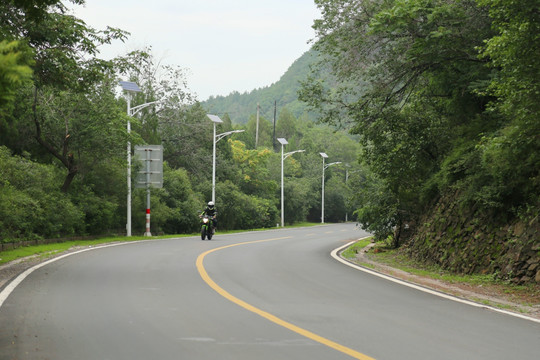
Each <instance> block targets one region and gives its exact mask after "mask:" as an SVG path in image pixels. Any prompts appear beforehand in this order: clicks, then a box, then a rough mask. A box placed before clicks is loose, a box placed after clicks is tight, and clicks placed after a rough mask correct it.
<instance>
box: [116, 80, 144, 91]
mask: <svg viewBox="0 0 540 360" xmlns="http://www.w3.org/2000/svg"><path fill="white" fill-rule="evenodd" d="M120 86H122V89H124V90H126V91H133V92H141V91H142V90H141V89H140V88H139V85H137V84H136V83H134V82H131V81H120Z"/></svg>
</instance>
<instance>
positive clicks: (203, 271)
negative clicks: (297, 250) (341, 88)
mask: <svg viewBox="0 0 540 360" xmlns="http://www.w3.org/2000/svg"><path fill="white" fill-rule="evenodd" d="M289 238H291V237H290V236H287V237H281V238H274V239H267V240H257V241H249V242H244V243H238V244H232V245H226V246H222V247H219V248H216V249H212V250H208V251H206V252H204V253H202V254H201V255H199V257H197V262H196V265H197V270H198V271H199V274H200V275H201V278H202V279H203V280H204V282H206V283H207V284H208V285H209V286H210V287H211V288H212V289H214V290H215V291H216V292H217V293H218V294H219V295H221V296H223V297H224V298H226V299H227V300H229V301H231V302H233V303H235V304H236V305H239V306H241V307H243V308H244V309H246V310H249V311H251V312H252V313H255V314H257V315H259V316H262V317H263V318H265V319H267V320H270V321H271V322H273V323H275V324H277V325H280V326H282V327H284V328H286V329H289V330H291V331H294V332H295V333H297V334H300V335H302V336H305V337H307V338H308V339H311V340H314V341H316V342H318V343H320V344H323V345H326V346H328V347H330V348H332V349H334V350H337V351H339V352H342V353H344V354H347V355H349V356H351V357H353V358H355V359H360V360H374V359H373V358H372V357H369V356H367V355H364V354H362V353H360V352H358V351H356V350H353V349H351V348H348V347H346V346H343V345H341V344H338V343H336V342H334V341H332V340H328V339H326V338H324V337H322V336H319V335H317V334H315V333H312V332H311V331H308V330H305V329H302V328H301V327H298V326H296V325H294V324H291V323H289V322H287V321H285V320H282V319H280V318H278V317H277V316H274V315H272V314H270V313H268V312H266V311H264V310H261V309H259V308H257V307H255V306H253V305H251V304H248V303H247V302H245V301H243V300H240V299H239V298H237V297H235V296H233V295H231V294H230V293H229V292H227V291H226V290H225V289H223V288H222V287H220V286H219V285H218V284H216V282H215V281H214V280H212V278H211V277H210V276H209V275H208V273H207V272H206V269H205V268H204V263H203V262H204V258H205V257H206V255H208V254H211V253H213V252H215V251H219V250H223V249H227V248H230V247H234V246H239V245H247V244H254V243H259V242H266V241H274V240H283V239H289Z"/></svg>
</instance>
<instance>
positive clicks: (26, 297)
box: [0, 224, 540, 360]
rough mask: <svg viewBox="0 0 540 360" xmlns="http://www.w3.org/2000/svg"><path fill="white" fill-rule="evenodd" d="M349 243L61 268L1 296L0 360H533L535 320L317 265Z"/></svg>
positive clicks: (110, 250) (539, 336) (91, 261)
mask: <svg viewBox="0 0 540 360" xmlns="http://www.w3.org/2000/svg"><path fill="white" fill-rule="evenodd" d="M363 236H365V234H364V233H363V232H362V231H360V230H358V229H355V226H354V224H339V225H325V226H317V227H311V228H300V229H287V230H273V231H264V232H250V233H243V234H235V235H220V234H219V233H218V234H216V236H215V238H214V239H213V240H212V241H201V240H200V238H196V237H191V238H178V239H168V240H151V241H146V242H137V243H130V244H126V245H119V246H110V247H104V248H97V249H94V250H91V251H85V252H81V253H77V254H74V255H71V256H67V257H64V258H61V259H59V260H56V261H54V262H51V263H49V264H47V265H45V266H42V267H40V268H39V269H36V270H35V271H33V272H32V273H31V274H29V275H28V276H27V277H26V278H25V279H24V280H23V281H22V282H21V283H20V284H19V285H18V286H17V287H15V288H14V289H13V291H12V292H11V293H10V294H9V296H7V298H5V301H4V302H3V305H1V307H0V360H4V359H6V360H7V359H51V360H53V359H54V360H63V359H66V360H75V359H81V360H86V359H92V360H95V359H103V360H105V359H111V360H121V359H126V360H127V359H129V360H133V359H144V360H149V359H150V360H152V359H155V360H158V359H159V360H164V359H175V360H178V359H189V360H192V359H193V360H206V359H208V360H216V359H219V360H226V359H230V360H248V359H249V360H254V359H257V360H261V359H262V360H270V359H271V360H275V359H310V360H313V359H315V360H317V359H320V360H329V359H379V360H383V359H387V360H390V359H399V360H404V359H415V360H419V359H420V360H421V359H429V360H433V359H438V360H441V359H452V360H455V359H475V360H476V359H489V360H494V359H520V360H523V359H534V360H538V359H539V358H540V324H539V323H537V322H534V321H529V320H526V319H521V318H516V317H513V316H509V315H505V314H501V313H498V312H494V311H491V310H487V309H483V308H478V307H474V306H470V305H467V304H463V303H459V302H456V301H452V300H450V299H446V298H442V297H439V296H436V295H433V294H428V293H425V292H422V291H419V290H417V289H413V288H410V287H407V286H404V285H400V284H396V283H394V282H391V281H388V280H385V279H381V278H379V277H377V276H373V275H370V274H367V273H364V272H362V271H359V270H356V269H354V268H351V267H349V266H346V265H344V264H342V263H340V262H338V261H336V260H335V259H334V258H333V257H331V256H330V253H331V251H332V250H333V249H335V248H337V247H339V246H342V245H344V244H346V243H347V242H349V241H351V240H354V239H358V238H361V237H363ZM2 293H3V294H4V297H5V296H6V289H4V291H3V292H2ZM2 293H0V294H2ZM0 298H1V296H0ZM0 302H1V301H0Z"/></svg>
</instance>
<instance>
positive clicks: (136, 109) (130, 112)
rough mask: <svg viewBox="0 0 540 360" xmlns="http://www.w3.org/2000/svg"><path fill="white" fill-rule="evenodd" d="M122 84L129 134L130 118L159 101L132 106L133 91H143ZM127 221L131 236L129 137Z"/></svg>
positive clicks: (129, 153)
mask: <svg viewBox="0 0 540 360" xmlns="http://www.w3.org/2000/svg"><path fill="white" fill-rule="evenodd" d="M120 86H122V89H123V90H124V91H126V95H127V96H126V98H127V114H128V121H127V132H128V134H131V122H130V121H129V118H130V117H132V116H134V115H135V114H137V113H138V112H139V111H141V110H142V109H144V108H145V107H147V106H150V105H152V104H155V103H156V102H157V101H152V102H149V103H145V104H141V105H137V106H135V107H133V108H132V107H131V93H135V92H141V89H140V88H139V86H138V85H137V84H136V83H134V82H131V81H120ZM127 162H128V166H127V223H126V231H127V236H131V142H130V141H129V139H128V143H127Z"/></svg>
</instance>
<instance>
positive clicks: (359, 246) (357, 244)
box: [341, 237, 372, 259]
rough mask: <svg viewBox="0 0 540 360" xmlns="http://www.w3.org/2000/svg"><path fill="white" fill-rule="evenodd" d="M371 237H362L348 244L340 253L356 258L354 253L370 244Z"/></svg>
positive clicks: (346, 256)
mask: <svg viewBox="0 0 540 360" xmlns="http://www.w3.org/2000/svg"><path fill="white" fill-rule="evenodd" d="M371 239H372V238H371V237H370V238H367V239H362V240H359V241H357V242H355V243H354V244H352V245H351V246H349V247H348V248H347V249H346V250H345V251H343V252H342V253H341V255H342V256H343V257H345V258H347V259H354V258H356V254H358V252H359V251H360V250H362V249H363V248H365V247H366V246H368V245H369V244H371Z"/></svg>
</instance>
